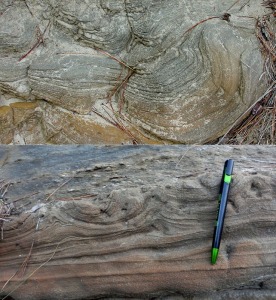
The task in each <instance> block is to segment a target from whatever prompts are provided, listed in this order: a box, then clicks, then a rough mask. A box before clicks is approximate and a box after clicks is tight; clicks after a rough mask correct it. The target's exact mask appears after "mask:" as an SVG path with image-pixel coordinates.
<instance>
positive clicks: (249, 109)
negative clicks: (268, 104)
mask: <svg viewBox="0 0 276 300" xmlns="http://www.w3.org/2000/svg"><path fill="white" fill-rule="evenodd" d="M275 84H276V82H273V84H272V85H271V86H270V87H269V88H268V90H267V91H266V92H265V93H264V94H263V95H262V96H261V97H260V98H258V100H257V101H255V102H254V103H253V104H252V105H251V106H250V107H249V108H248V109H247V110H246V111H245V112H244V113H243V114H241V116H239V117H238V119H237V120H236V121H235V122H234V124H233V125H232V126H231V127H230V128H229V129H228V131H227V132H226V133H225V134H224V136H223V137H222V138H221V139H220V140H219V141H218V143H217V145H219V144H221V143H222V141H223V140H224V139H225V137H226V136H227V135H228V134H229V132H230V131H231V130H232V129H233V128H235V127H236V126H237V125H238V124H239V122H240V121H241V120H242V119H243V118H244V116H246V115H247V114H248V113H249V112H250V111H251V110H252V109H253V107H254V106H255V105H256V104H257V103H258V102H259V101H261V100H262V99H263V98H264V97H265V96H266V95H268V94H269V93H270V92H271V91H273V89H274V88H275Z"/></svg>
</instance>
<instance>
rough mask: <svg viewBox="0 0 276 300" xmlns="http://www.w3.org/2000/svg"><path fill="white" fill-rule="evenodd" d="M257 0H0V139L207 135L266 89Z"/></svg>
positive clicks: (159, 139)
mask: <svg viewBox="0 0 276 300" xmlns="http://www.w3.org/2000/svg"><path fill="white" fill-rule="evenodd" d="M263 4H264V3H263V1H261V0H251V1H248V0H241V1H234V0H231V1H229V0H227V1H226V0H210V1H205V0H204V1H200V0H196V1H190V0H174V1H165V0H139V1H138V0H131V1H130V0H86V1H81V0H60V1H56V0H46V1H42V0H25V1H19V0H4V1H1V3H0V129H1V131H0V142H1V143H4V144H30V143H34V144H36V143H37V144H41V143H42V144H43V143H52V144H70V143H94V144H96V143H134V142H135V143H136V142H138V143H139V142H142V143H171V142H173V143H205V142H208V141H212V140H215V139H217V138H218V137H220V136H221V135H223V134H224V133H225V132H226V131H227V130H228V129H229V127H230V126H231V125H232V124H233V123H234V122H235V120H236V119H237V118H238V117H239V116H240V115H241V114H242V113H243V112H244V111H246V110H247V109H248V107H250V105H252V103H254V102H255V101H256V100H257V99H258V98H259V97H260V96H261V95H262V94H263V93H264V91H265V88H266V87H265V84H264V83H263V80H262V77H263V76H262V74H263V63H264V58H263V57H262V54H261V50H260V45H259V41H258V39H257V37H256V20H257V19H258V18H261V17H262V16H263V15H265V14H267V13H268V12H269V11H268V9H267V8H266V7H265V6H264V5H263Z"/></svg>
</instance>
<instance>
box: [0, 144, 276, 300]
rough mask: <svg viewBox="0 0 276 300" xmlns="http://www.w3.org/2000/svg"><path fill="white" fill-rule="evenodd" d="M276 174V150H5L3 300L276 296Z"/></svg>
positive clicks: (0, 184) (0, 172) (0, 159)
mask: <svg viewBox="0 0 276 300" xmlns="http://www.w3.org/2000/svg"><path fill="white" fill-rule="evenodd" d="M228 158H232V159H234V161H235V166H234V172H233V181H232V184H231V188H230V193H229V200H228V204H227V212H226V218H225V223H224V231H223V236H222V240H221V245H220V251H219V257H218V261H217V263H216V264H215V265H211V261H210V259H211V245H212V235H213V232H214V231H213V230H214V225H215V219H216V214H217V206H218V194H219V186H220V181H221V174H222V168H223V164H224V161H225V160H226V159H228ZM275 165H276V150H275V147H273V146H254V147H250V146H246V147H244V146H243V147H229V146H181V145H173V146H156V145H154V146H116V147H114V146H109V147H107V146H102V147H95V146H91V145H62V146H33V145H30V146H29V145H28V146H24V147H22V146H8V145H2V146H1V147H0V166H1V168H0V178H1V181H0V195H1V198H2V199H1V201H0V217H1V211H2V214H3V211H4V212H6V211H9V208H10V209H11V213H10V215H8V216H7V215H6V216H2V219H7V220H6V221H2V222H1V219H0V230H1V227H2V228H3V231H2V234H3V239H1V240H0V287H1V290H0V298H1V299H2V298H3V297H4V296H7V295H10V293H11V295H10V296H11V297H12V298H13V299H21V300H42V299H56V300H59V299H72V300H73V299H75V300H79V299H105V300H107V299H118V300H119V299H136V300H138V299H141V300H142V299H153V298H156V299H167V300H171V299H173V300H188V299H189V300H197V299H199V300H201V299H208V300H209V299H217V300H225V299H235V300H236V299H238V300H252V299H254V300H259V299H263V300H271V299H275V297H276V269H275V265H276V234H275V233H276V228H275V220H276V168H275ZM1 208H2V210H1ZM31 245H33V248H32V251H31V255H30V254H29V253H30V248H31ZM28 257H29V258H28ZM22 263H24V264H25V265H26V270H25V273H24V275H23V276H22V272H20V270H22V269H23V268H22V267H21V268H20V266H22ZM173 296H175V297H173Z"/></svg>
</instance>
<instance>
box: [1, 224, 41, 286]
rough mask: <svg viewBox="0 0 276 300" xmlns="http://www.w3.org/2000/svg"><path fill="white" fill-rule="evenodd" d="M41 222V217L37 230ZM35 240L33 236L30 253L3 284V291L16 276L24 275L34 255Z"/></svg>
mask: <svg viewBox="0 0 276 300" xmlns="http://www.w3.org/2000/svg"><path fill="white" fill-rule="evenodd" d="M39 222H40V219H38V221H37V224H36V228H35V231H37V230H38V226H39ZM34 242H35V237H34V238H33V241H32V244H31V248H30V250H29V253H28V255H27V256H26V258H25V259H24V261H23V263H22V265H21V266H20V268H19V269H18V270H17V271H16V272H15V273H14V274H13V275H12V276H11V277H10V278H9V279H8V280H7V281H6V283H5V284H4V285H3V287H2V289H1V291H3V290H4V288H5V287H6V286H7V285H8V283H9V282H10V281H11V280H12V279H13V278H14V277H15V276H16V275H18V276H20V277H22V276H24V274H25V271H26V268H27V265H28V262H29V260H30V257H31V255H32V251H33V247H34Z"/></svg>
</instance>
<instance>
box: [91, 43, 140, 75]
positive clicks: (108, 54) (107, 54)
mask: <svg viewBox="0 0 276 300" xmlns="http://www.w3.org/2000/svg"><path fill="white" fill-rule="evenodd" d="M94 49H95V50H96V51H98V52H100V53H102V54H104V55H106V56H108V57H110V58H112V59H113V60H116V61H117V62H118V63H119V64H121V65H123V66H125V67H126V68H128V69H130V70H133V71H135V70H134V69H133V68H132V67H130V66H128V65H127V64H126V63H124V62H123V61H122V60H120V59H118V58H117V57H115V56H113V55H111V54H110V53H108V52H106V51H104V50H102V49H100V48H98V47H94Z"/></svg>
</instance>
